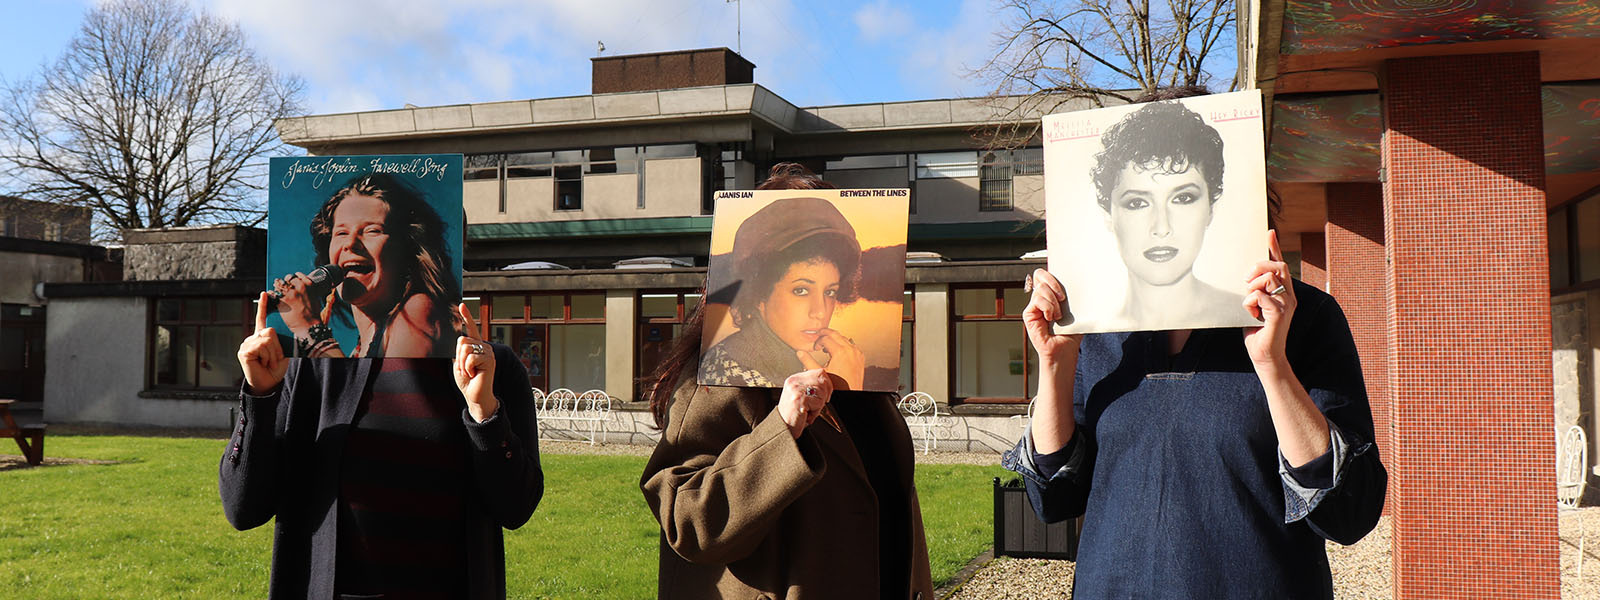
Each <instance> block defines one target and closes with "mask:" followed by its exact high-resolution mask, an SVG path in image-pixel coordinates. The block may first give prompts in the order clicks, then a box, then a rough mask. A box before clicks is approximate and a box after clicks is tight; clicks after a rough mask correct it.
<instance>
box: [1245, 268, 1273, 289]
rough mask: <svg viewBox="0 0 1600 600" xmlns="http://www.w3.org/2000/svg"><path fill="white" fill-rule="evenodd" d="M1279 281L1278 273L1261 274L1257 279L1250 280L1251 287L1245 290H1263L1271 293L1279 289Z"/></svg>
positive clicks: (1248, 286)
mask: <svg viewBox="0 0 1600 600" xmlns="http://www.w3.org/2000/svg"><path fill="white" fill-rule="evenodd" d="M1277 281H1278V275H1277V273H1273V272H1271V271H1268V272H1266V273H1261V274H1259V275H1256V278H1255V279H1252V280H1250V285H1247V286H1245V290H1247V291H1254V290H1263V291H1267V292H1270V291H1272V290H1275V289H1277V288H1278V286H1277V285H1275V284H1276V283H1277Z"/></svg>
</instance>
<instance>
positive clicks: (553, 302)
mask: <svg viewBox="0 0 1600 600" xmlns="http://www.w3.org/2000/svg"><path fill="white" fill-rule="evenodd" d="M485 300H487V303H488V305H489V309H488V313H489V339H490V340H492V341H495V342H499V343H502V344H505V345H507V346H510V347H511V349H512V350H514V351H515V352H516V353H517V357H518V358H520V359H521V360H522V366H523V368H525V369H527V371H528V385H530V386H532V387H536V388H539V389H541V390H544V391H547V392H548V391H550V390H553V389H557V388H567V389H570V390H572V391H575V392H578V393H583V392H584V391H587V390H593V389H604V388H605V384H606V325H605V322H606V298H605V295H604V294H582V293H551V294H531V295H521V294H517V295H495V296H490V297H488V298H486V299H485Z"/></svg>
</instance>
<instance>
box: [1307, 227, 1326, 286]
mask: <svg viewBox="0 0 1600 600" xmlns="http://www.w3.org/2000/svg"><path fill="white" fill-rule="evenodd" d="M1300 281H1304V282H1306V283H1309V284H1311V285H1314V286H1317V287H1319V288H1321V289H1322V291H1328V242H1327V237H1326V236H1324V235H1323V234H1320V233H1302V234H1300Z"/></svg>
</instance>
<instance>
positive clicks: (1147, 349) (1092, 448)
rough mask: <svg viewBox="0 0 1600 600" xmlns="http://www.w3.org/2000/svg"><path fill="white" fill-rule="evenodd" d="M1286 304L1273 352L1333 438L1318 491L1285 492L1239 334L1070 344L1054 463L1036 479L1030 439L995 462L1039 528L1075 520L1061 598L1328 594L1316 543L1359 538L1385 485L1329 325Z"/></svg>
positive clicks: (1366, 414)
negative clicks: (1059, 449) (1063, 444)
mask: <svg viewBox="0 0 1600 600" xmlns="http://www.w3.org/2000/svg"><path fill="white" fill-rule="evenodd" d="M1295 294H1296V296H1297V298H1299V306H1298V308H1297V309H1296V311H1295V314H1294V318H1293V321H1292V322H1291V324H1290V329H1289V339H1288V346H1287V348H1286V351H1287V354H1288V358H1289V364H1290V366H1291V367H1292V368H1293V369H1294V371H1295V375H1296V376H1297V377H1298V378H1299V379H1300V382H1301V384H1302V385H1303V386H1304V387H1305V389H1306V391H1307V392H1308V393H1309V394H1310V396H1311V399H1312V400H1313V401H1314V402H1315V403H1316V405H1317V408H1318V409H1319V410H1321V412H1322V414H1323V416H1324V417H1325V418H1326V419H1327V420H1328V423H1329V425H1330V429H1332V430H1333V431H1334V433H1333V438H1334V439H1333V440H1332V441H1331V443H1332V444H1333V445H1334V447H1335V450H1336V452H1334V453H1333V454H1332V455H1333V456H1337V457H1338V461H1337V464H1333V465H1332V468H1333V470H1334V471H1335V473H1336V478H1333V479H1332V481H1331V483H1329V482H1324V483H1323V485H1327V486H1328V487H1326V488H1319V489H1307V488H1306V486H1300V488H1299V489H1297V488H1296V486H1292V485H1288V483H1289V482H1291V481H1293V480H1294V477H1292V476H1289V475H1287V474H1286V473H1282V472H1281V470H1282V469H1283V466H1282V465H1281V459H1280V455H1279V453H1278V440H1277V432H1276V430H1275V429H1274V428H1273V425H1272V417H1271V413H1270V412H1269V411H1268V408H1267V401H1266V393H1265V391H1263V389H1262V386H1261V382H1260V379H1259V378H1258V377H1257V376H1256V374H1255V371H1254V369H1253V367H1252V366H1251V362H1250V358H1249V355H1248V353H1247V352H1246V350H1245V348H1244V343H1243V336H1242V333H1241V332H1240V330H1238V329H1212V330H1196V331H1195V332H1194V333H1193V334H1192V335H1191V336H1190V338H1189V341H1188V342H1187V344H1186V345H1185V346H1184V348H1183V350H1182V351H1181V352H1180V353H1178V354H1177V355H1175V356H1168V354H1167V344H1166V337H1165V333H1163V332H1136V333H1115V334H1097V335H1088V336H1085V337H1084V340H1083V345H1082V349H1081V351H1080V353H1079V360H1078V369H1077V377H1076V381H1075V384H1074V388H1073V407H1074V416H1075V418H1076V420H1077V428H1076V433H1075V434H1074V437H1073V440H1072V442H1071V443H1070V444H1069V446H1071V448H1070V449H1069V452H1070V454H1071V456H1069V457H1068V459H1067V460H1066V461H1065V463H1066V464H1065V465H1064V466H1062V467H1061V468H1059V469H1057V470H1056V471H1055V472H1053V473H1041V472H1039V469H1038V468H1037V467H1036V466H1035V465H1034V456H1033V451H1034V449H1033V447H1032V441H1031V439H1030V438H1031V436H1025V437H1024V438H1023V440H1021V442H1020V443H1019V444H1018V447H1017V448H1016V449H1014V450H1012V451H1010V452H1008V453H1006V456H1005V458H1004V463H1005V465H1006V467H1007V468H1009V469H1012V470H1014V471H1017V472H1019V473H1020V474H1022V476H1023V479H1024V480H1025V482H1026V485H1027V487H1028V495H1029V499H1030V501H1031V502H1032V504H1033V506H1034V509H1035V510H1036V511H1037V512H1038V513H1039V516H1040V518H1041V519H1043V520H1045V521H1046V522H1055V521H1061V520H1064V519H1069V518H1074V517H1077V516H1078V515H1080V514H1081V515H1083V516H1084V526H1083V532H1082V536H1081V538H1080V541H1079V551H1078V565H1077V568H1076V575H1075V577H1074V595H1075V596H1076V597H1080V598H1130V597H1131V598H1148V597H1172V598H1332V597H1333V583H1332V577H1331V575H1330V574H1329V570H1328V559H1327V555H1326V552H1325V550H1324V540H1333V541H1336V542H1340V543H1343V544H1353V543H1355V542H1356V541H1358V540H1360V539H1361V537H1363V536H1365V535H1366V534H1367V532H1368V531H1371V529H1372V528H1373V526H1374V525H1376V524H1377V519H1378V515H1379V513H1380V512H1381V511H1382V508H1383V498H1384V489H1385V486H1386V484H1387V478H1388V476H1387V473H1386V471H1385V470H1384V468H1383V464H1382V462H1381V461H1380V460H1379V458H1378V452H1377V449H1376V447H1375V446H1373V445H1372V442H1371V440H1372V438H1373V429H1372V414H1371V410H1370V409H1369V408H1368V405H1367V397H1366V388H1365V386H1364V384H1363V382H1362V377H1361V365H1360V362H1359V361H1358V359H1357V357H1356V349H1355V342H1354V340H1353V339H1352V338H1351V336H1350V330H1349V326H1348V324H1347V323H1346V321H1345V318H1344V314H1343V312H1342V311H1340V310H1339V307H1338V304H1337V303H1335V302H1334V300H1333V298H1332V297H1330V296H1328V295H1327V294H1325V293H1323V292H1322V291H1320V290H1317V289H1316V288H1313V287H1311V286H1309V285H1305V284H1303V283H1300V282H1295ZM1341 444H1342V445H1343V446H1344V448H1342V449H1341V448H1339V447H1338V446H1340V445H1341ZM1338 450H1343V451H1342V452H1338ZM1340 454H1342V456H1338V455H1340ZM1324 460H1326V459H1324ZM1302 492H1309V493H1305V494H1302ZM1297 512H1299V513H1301V514H1295V513H1297Z"/></svg>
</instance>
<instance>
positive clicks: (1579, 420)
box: [1550, 294, 1594, 429]
mask: <svg viewBox="0 0 1600 600" xmlns="http://www.w3.org/2000/svg"><path fill="white" fill-rule="evenodd" d="M1588 312H1589V311H1588V306H1587V303H1586V302H1585V295H1583V294H1574V295H1569V296H1564V297H1562V298H1560V299H1557V300H1552V302H1551V305H1550V329H1551V334H1552V338H1553V341H1554V348H1553V359H1554V360H1553V362H1554V366H1555V373H1554V380H1553V382H1552V383H1554V387H1555V411H1556V428H1557V429H1566V428H1567V427H1569V426H1572V425H1583V424H1585V422H1587V421H1589V420H1590V419H1589V418H1586V417H1588V415H1587V414H1586V413H1588V412H1589V411H1588V408H1589V407H1588V404H1589V403H1588V402H1584V399H1585V398H1587V397H1590V396H1592V395H1593V394H1594V382H1593V380H1592V379H1593V374H1592V373H1591V368H1590V364H1589V363H1590V358H1591V357H1590V350H1589V347H1590V346H1589V336H1588V323H1589V315H1588Z"/></svg>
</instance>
